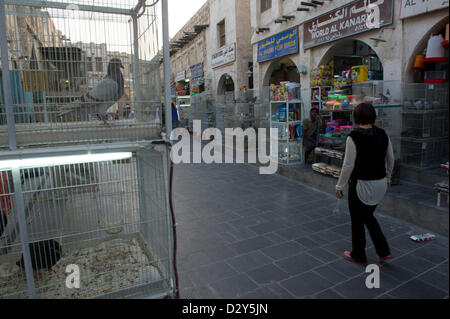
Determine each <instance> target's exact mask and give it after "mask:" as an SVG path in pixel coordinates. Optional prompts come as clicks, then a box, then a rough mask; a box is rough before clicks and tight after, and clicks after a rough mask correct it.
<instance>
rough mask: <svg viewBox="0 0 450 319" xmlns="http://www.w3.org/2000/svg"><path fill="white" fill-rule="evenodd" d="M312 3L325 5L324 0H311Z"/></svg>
mask: <svg viewBox="0 0 450 319" xmlns="http://www.w3.org/2000/svg"><path fill="white" fill-rule="evenodd" d="M311 2H312V3H314V4H317V5H319V6H323V1H317V0H311Z"/></svg>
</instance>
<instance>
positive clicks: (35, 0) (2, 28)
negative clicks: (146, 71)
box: [0, 0, 172, 150]
mask: <svg viewBox="0 0 450 319" xmlns="http://www.w3.org/2000/svg"><path fill="white" fill-rule="evenodd" d="M160 1H161V3H162V27H163V30H162V39H163V52H162V53H163V64H164V75H165V77H164V86H165V90H166V92H165V102H166V103H165V104H166V112H165V116H166V123H168V125H166V135H167V136H170V132H171V130H172V127H171V126H172V125H171V123H172V115H171V112H170V89H169V88H170V76H167V75H170V54H169V45H168V42H169V36H168V3H167V0H153V2H152V3H150V4H148V3H147V2H148V0H136V2H137V3H136V6H135V7H133V8H131V9H123V8H115V7H107V6H95V5H88V4H76V10H77V11H82V12H93V13H105V14H114V15H122V16H128V17H130V19H131V20H132V33H133V44H132V45H133V52H134V54H132V56H133V61H132V65H133V93H134V103H135V107H137V108H139V105H140V103H142V101H141V99H140V96H141V91H140V87H139V80H138V79H139V76H140V74H139V73H140V72H139V71H140V70H139V59H140V56H139V53H140V52H139V34H138V32H139V30H138V19H139V17H141V16H142V15H143V14H144V13H145V10H146V8H149V7H152V6H154V5H156V4H157V3H158V2H160ZM6 5H14V6H28V7H33V8H49V9H63V10H67V8H68V7H70V6H73V5H74V4H73V3H68V2H64V1H60V2H56V1H42V0H17V1H16V0H0V51H1V61H2V63H1V64H2V68H3V71H4V74H9V72H10V69H9V61H8V59H9V57H8V54H9V50H8V44H7V35H6V21H5V20H6ZM159 54H160V53H158V54H157V55H159ZM155 57H157V56H155ZM158 61H159V58H158ZM158 65H159V64H158ZM158 74H159V67H158ZM2 78H3V87H4V93H5V94H4V95H5V96H4V106H5V113H6V120H7V132H8V143H9V147H10V149H11V150H14V149H16V148H17V142H18V141H17V127H16V126H17V124H16V123H15V121H14V116H15V114H14V111H13V100H12V93H11V81H10V78H9V77H8V76H3V77H2ZM168 92H169V93H168ZM143 129H144V128H140V127H137V130H138V131H137V134H138V136H139V134H141V135H142V130H143ZM63 131H64V130H63ZM75 134H77V133H76V132H75ZM31 135H32V134H31ZM114 136H115V135H114V134H113V138H114ZM27 138H28V137H27ZM76 138H77V137H76Z"/></svg>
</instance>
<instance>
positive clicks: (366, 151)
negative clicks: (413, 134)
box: [350, 126, 389, 181]
mask: <svg viewBox="0 0 450 319" xmlns="http://www.w3.org/2000/svg"><path fill="white" fill-rule="evenodd" d="M350 136H351V138H352V139H353V141H354V142H355V145H356V162H355V168H354V169H353V173H352V176H351V179H352V180H358V179H359V180H365V181H371V180H380V179H383V178H385V177H386V153H387V148H388V145H389V137H388V136H387V134H386V132H385V131H384V130H382V129H380V128H378V127H376V126H374V127H373V128H371V129H356V130H354V131H353V132H352V133H351V134H350Z"/></svg>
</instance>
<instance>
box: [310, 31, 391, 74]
mask: <svg viewBox="0 0 450 319" xmlns="http://www.w3.org/2000/svg"><path fill="white" fill-rule="evenodd" d="M319 65H332V66H333V74H334V76H335V77H336V76H339V75H341V74H342V72H344V71H346V70H349V69H351V68H352V67H354V66H358V65H367V66H368V76H367V80H383V65H382V62H381V60H380V58H379V57H378V55H377V53H376V52H375V50H373V49H372V47H371V46H369V45H368V44H367V43H365V42H363V41H360V40H354V39H349V40H345V41H342V42H339V43H338V44H336V45H334V46H333V47H331V48H330V49H329V50H328V51H327V52H326V53H325V55H324V56H323V57H322V59H321V61H320V64H319Z"/></svg>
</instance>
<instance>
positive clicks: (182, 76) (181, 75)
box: [175, 71, 186, 82]
mask: <svg viewBox="0 0 450 319" xmlns="http://www.w3.org/2000/svg"><path fill="white" fill-rule="evenodd" d="M184 80H186V71H181V72H178V73H177V76H176V77H175V81H176V82H181V81H184Z"/></svg>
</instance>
